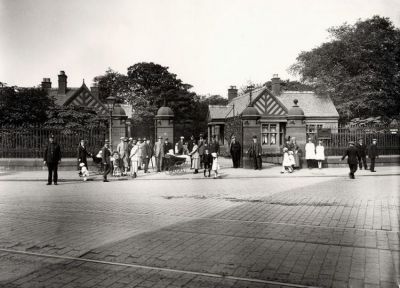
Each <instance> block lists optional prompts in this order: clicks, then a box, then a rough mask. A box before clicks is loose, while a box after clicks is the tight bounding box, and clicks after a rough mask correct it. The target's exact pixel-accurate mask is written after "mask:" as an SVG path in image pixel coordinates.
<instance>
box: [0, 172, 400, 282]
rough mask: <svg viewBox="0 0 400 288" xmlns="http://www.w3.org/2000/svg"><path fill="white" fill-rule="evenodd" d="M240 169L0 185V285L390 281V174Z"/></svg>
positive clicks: (393, 221)
mask: <svg viewBox="0 0 400 288" xmlns="http://www.w3.org/2000/svg"><path fill="white" fill-rule="evenodd" d="M240 171H245V170H238V171H235V172H234V173H236V174H234V173H232V174H231V175H228V177H226V178H222V179H218V180H211V179H200V178H199V179H198V180H196V181H194V180H186V179H181V178H173V177H171V178H166V179H165V176H163V177H162V178H160V179H157V180H156V179H154V181H153V180H151V177H154V178H156V176H153V175H151V176H150V177H148V178H147V179H145V178H143V179H141V180H140V181H138V180H127V181H112V182H110V183H107V185H105V184H103V183H102V182H98V181H90V182H86V183H83V182H77V181H74V182H68V181H65V182H61V183H60V185H58V186H45V185H44V183H42V182H38V181H1V182H0V286H1V287H11V288H13V287H304V286H319V287H398V281H399V279H400V272H399V271H400V267H399V265H400V264H399V263H400V233H399V227H400V220H399V219H400V192H399V191H400V189H399V188H400V187H399V186H400V185H399V184H400V182H399V178H398V175H390V173H389V174H387V175H386V176H385V175H379V176H371V177H358V178H357V179H356V180H350V179H347V178H345V177H337V176H332V175H321V176H323V177H318V175H314V176H317V177H306V176H307V175H306V176H305V177H301V175H300V176H298V177H293V178H291V177H285V178H282V177H277V178H273V177H267V178H263V177H259V176H257V175H256V174H250V176H249V174H247V175H245V176H246V177H241V178H240V176H241V174H240V173H241V172H240ZM257 172H258V171H254V172H253V173H257ZM303 173H305V172H303ZM314 173H318V172H314ZM341 173H343V174H344V175H345V174H346V169H343V170H342V171H341ZM228 174H229V173H228ZM360 174H361V173H360ZM233 175H234V176H237V179H235V177H233ZM229 176H230V177H229ZM242 176H244V175H242ZM285 176H286V175H285ZM368 176H369V175H368ZM9 177H10V176H9ZM8 179H9V180H12V179H10V178H8ZM16 179H18V177H16ZM14 180H15V179H14Z"/></svg>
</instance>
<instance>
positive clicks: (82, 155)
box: [78, 139, 92, 176]
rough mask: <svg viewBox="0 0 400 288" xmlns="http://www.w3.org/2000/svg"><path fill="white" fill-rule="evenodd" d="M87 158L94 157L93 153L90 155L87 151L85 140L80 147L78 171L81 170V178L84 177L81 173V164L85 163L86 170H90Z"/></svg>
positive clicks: (80, 143)
mask: <svg viewBox="0 0 400 288" xmlns="http://www.w3.org/2000/svg"><path fill="white" fill-rule="evenodd" d="M87 156H90V157H91V156H92V154H91V153H89V152H88V151H87V150H86V145H85V140H83V139H82V140H81V141H80V142H79V145H78V170H79V176H82V172H81V166H80V164H81V163H83V164H85V167H86V169H89V167H88V164H87Z"/></svg>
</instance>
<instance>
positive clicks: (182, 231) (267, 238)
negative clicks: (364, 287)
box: [165, 229, 400, 252]
mask: <svg viewBox="0 0 400 288" xmlns="http://www.w3.org/2000/svg"><path fill="white" fill-rule="evenodd" d="M165 230H166V231H171V232H181V233H188V234H203V235H219V236H227V237H233V238H244V239H261V240H275V241H284V242H295V243H305V244H315V245H324V246H339V247H351V248H363V249H373V250H383V251H391V252H400V249H390V248H378V247H366V246H361V245H351V244H344V243H337V244H336V243H322V242H315V241H304V240H296V239H287V238H286V239H285V238H279V237H276V238H273V237H260V236H243V235H229V234H226V233H209V232H198V231H184V230H179V229H165Z"/></svg>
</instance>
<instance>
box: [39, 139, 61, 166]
mask: <svg viewBox="0 0 400 288" xmlns="http://www.w3.org/2000/svg"><path fill="white" fill-rule="evenodd" d="M60 160H61V148H60V145H58V144H57V143H54V142H53V143H49V145H47V147H46V149H45V150H44V155H43V161H46V162H47V163H58V162H59V161H60Z"/></svg>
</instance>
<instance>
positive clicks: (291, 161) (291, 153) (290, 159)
mask: <svg viewBox="0 0 400 288" xmlns="http://www.w3.org/2000/svg"><path fill="white" fill-rule="evenodd" d="M289 161H290V164H291V165H290V166H291V167H292V169H293V171H294V166H295V165H296V161H295V160H294V154H293V151H289Z"/></svg>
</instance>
